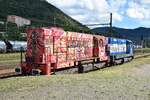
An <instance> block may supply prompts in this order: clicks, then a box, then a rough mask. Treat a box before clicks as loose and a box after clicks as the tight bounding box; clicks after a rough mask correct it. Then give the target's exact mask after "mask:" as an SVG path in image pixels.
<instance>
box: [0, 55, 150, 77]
mask: <svg viewBox="0 0 150 100" xmlns="http://www.w3.org/2000/svg"><path fill="white" fill-rule="evenodd" d="M148 56H150V53H148V54H143V55H137V56H135V58H134V59H139V58H143V57H148ZM20 75H21V74H18V73H16V72H15V69H14V68H9V69H1V70H0V79H4V78H10V77H17V76H20Z"/></svg>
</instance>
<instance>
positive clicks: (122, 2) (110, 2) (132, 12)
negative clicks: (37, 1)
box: [47, 0, 150, 29]
mask: <svg viewBox="0 0 150 100" xmlns="http://www.w3.org/2000/svg"><path fill="white" fill-rule="evenodd" d="M47 1H48V2H49V3H51V4H52V5H54V6H56V7H57V8H59V9H61V10H62V11H63V12H64V13H66V14H67V15H69V16H71V17H72V18H73V19H75V20H77V21H79V22H80V23H82V24H84V25H85V24H99V23H100V24H103V23H109V16H110V12H111V13H112V14H113V26H116V27H120V28H130V29H133V28H137V27H148V28H150V0H47ZM95 27H103V26H95ZM90 28H94V27H90Z"/></svg>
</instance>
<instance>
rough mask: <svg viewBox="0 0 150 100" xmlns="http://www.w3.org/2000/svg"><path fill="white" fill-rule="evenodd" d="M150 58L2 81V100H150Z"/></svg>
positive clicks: (0, 91)
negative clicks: (100, 67) (89, 70)
mask: <svg viewBox="0 0 150 100" xmlns="http://www.w3.org/2000/svg"><path fill="white" fill-rule="evenodd" d="M149 61H150V57H144V58H138V59H135V60H133V61H131V62H129V63H125V64H123V65H117V66H113V67H108V68H105V69H101V70H98V71H93V72H89V73H84V74H69V75H68V74H67V75H52V76H26V77H12V78H7V79H1V80H0V98H1V100H29V99H32V100H42V99H44V100H49V99H54V100H62V99H63V100H70V99H71V100H72V99H74V100H76V99H80V100H91V99H92V100H122V99H124V100H149V99H150V78H149V77H150V73H149V70H150V62H149Z"/></svg>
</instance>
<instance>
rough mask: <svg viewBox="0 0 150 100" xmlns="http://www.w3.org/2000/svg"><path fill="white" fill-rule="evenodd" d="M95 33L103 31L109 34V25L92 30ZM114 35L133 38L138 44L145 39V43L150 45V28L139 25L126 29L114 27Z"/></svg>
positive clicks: (104, 33) (102, 32) (103, 33)
mask: <svg viewBox="0 0 150 100" xmlns="http://www.w3.org/2000/svg"><path fill="white" fill-rule="evenodd" d="M91 31H92V32H94V33H101V34H102V35H107V33H108V31H109V28H108V27H99V28H95V29H92V30H91ZM112 35H113V37H118V38H126V39H130V40H133V41H134V43H136V44H141V40H144V41H145V44H146V45H148V46H150V28H144V27H139V28H136V29H124V28H117V27H113V34H112Z"/></svg>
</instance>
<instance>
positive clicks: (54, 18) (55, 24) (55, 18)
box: [54, 17, 56, 27]
mask: <svg viewBox="0 0 150 100" xmlns="http://www.w3.org/2000/svg"><path fill="white" fill-rule="evenodd" d="M54 26H55V27H56V18H55V17H54Z"/></svg>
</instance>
